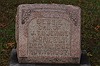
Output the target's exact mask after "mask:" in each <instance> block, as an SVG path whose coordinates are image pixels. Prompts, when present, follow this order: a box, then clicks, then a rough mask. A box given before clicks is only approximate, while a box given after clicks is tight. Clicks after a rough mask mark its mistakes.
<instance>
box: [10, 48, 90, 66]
mask: <svg viewBox="0 0 100 66" xmlns="http://www.w3.org/2000/svg"><path fill="white" fill-rule="evenodd" d="M9 66H91V64H90V61H89V59H88V56H87V53H86V51H85V50H83V51H82V54H81V60H80V64H47V63H38V64H36V63H34V64H29V63H24V64H23V63H19V62H18V58H17V52H16V49H12V51H11V55H10V64H9Z"/></svg>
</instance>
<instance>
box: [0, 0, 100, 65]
mask: <svg viewBox="0 0 100 66" xmlns="http://www.w3.org/2000/svg"><path fill="white" fill-rule="evenodd" d="M25 3H50V4H51V3H56V4H66V5H67V4H72V5H76V6H79V7H81V10H82V13H81V14H82V32H81V34H82V36H81V37H82V49H86V50H87V51H88V53H87V55H88V56H89V57H90V61H91V64H92V66H100V55H99V54H100V1H99V0H1V1H0V66H9V65H8V64H9V57H10V51H11V49H12V48H13V47H16V42H15V16H16V13H17V12H16V10H17V6H18V5H19V4H25Z"/></svg>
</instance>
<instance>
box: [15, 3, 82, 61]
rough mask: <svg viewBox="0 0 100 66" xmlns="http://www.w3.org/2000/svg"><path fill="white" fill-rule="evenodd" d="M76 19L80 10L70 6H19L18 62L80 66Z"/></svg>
mask: <svg viewBox="0 0 100 66" xmlns="http://www.w3.org/2000/svg"><path fill="white" fill-rule="evenodd" d="M80 18H81V17H80V8H79V7H76V6H72V5H60V4H59V5H58V4H22V5H19V7H18V10H17V15H16V42H17V56H18V61H19V63H80V56H81V49H80V26H81V25H80V21H81V19H80Z"/></svg>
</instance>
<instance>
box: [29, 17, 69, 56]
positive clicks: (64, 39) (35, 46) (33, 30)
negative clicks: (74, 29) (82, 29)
mask: <svg viewBox="0 0 100 66" xmlns="http://www.w3.org/2000/svg"><path fill="white" fill-rule="evenodd" d="M28 27H29V28H28V41H29V42H28V53H29V55H31V56H35V55H36V56H37V55H40V56H42V55H43V56H47V55H49V56H66V55H67V56H68V55H70V50H69V49H70V23H69V22H68V21H67V20H65V19H57V18H52V19H51V18H39V19H33V20H32V21H31V22H30V23H29V26H28ZM62 51H63V52H62Z"/></svg>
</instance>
